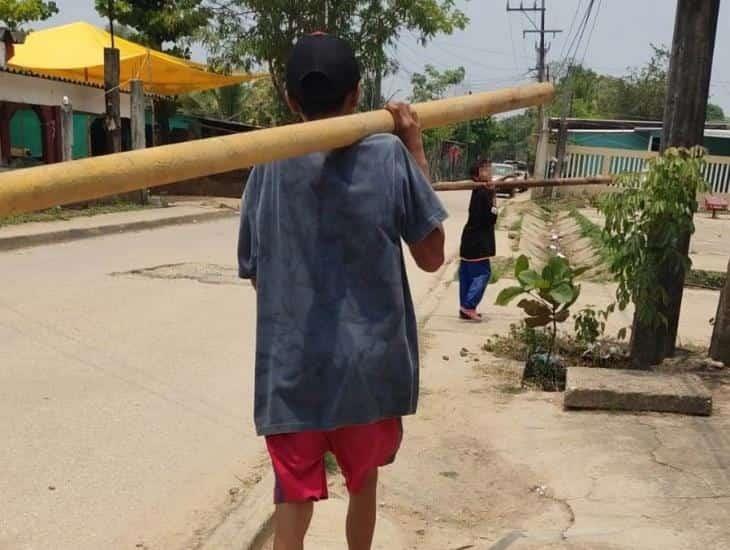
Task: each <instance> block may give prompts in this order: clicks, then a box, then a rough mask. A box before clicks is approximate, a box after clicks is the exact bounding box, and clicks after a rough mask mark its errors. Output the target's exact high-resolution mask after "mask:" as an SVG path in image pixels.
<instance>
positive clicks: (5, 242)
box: [0, 209, 238, 252]
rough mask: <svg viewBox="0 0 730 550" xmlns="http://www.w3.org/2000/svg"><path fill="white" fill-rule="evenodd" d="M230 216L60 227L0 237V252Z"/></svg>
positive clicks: (217, 214)
mask: <svg viewBox="0 0 730 550" xmlns="http://www.w3.org/2000/svg"><path fill="white" fill-rule="evenodd" d="M231 216H238V212H236V211H234V210H229V209H225V210H216V211H214V212H202V213H200V214H185V215H180V216H174V217H170V218H161V219H156V220H143V221H137V222H129V223H116V224H110V225H102V226H100V227H85V228H83V229H61V230H59V231H51V232H48V233H38V234H35V235H18V236H15V237H5V238H3V237H0V252H6V251H9V250H17V249H19V248H31V247H34V246H42V245H45V244H54V243H63V242H68V241H76V240H81V239H90V238H93V237H101V236H104V235H109V234H111V233H127V232H132V231H144V230H146V229H156V228H158V227H165V226H167V225H181V224H185V223H196V222H208V221H214V220H218V219H221V218H227V217H231Z"/></svg>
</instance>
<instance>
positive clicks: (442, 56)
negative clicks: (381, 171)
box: [35, 0, 730, 116]
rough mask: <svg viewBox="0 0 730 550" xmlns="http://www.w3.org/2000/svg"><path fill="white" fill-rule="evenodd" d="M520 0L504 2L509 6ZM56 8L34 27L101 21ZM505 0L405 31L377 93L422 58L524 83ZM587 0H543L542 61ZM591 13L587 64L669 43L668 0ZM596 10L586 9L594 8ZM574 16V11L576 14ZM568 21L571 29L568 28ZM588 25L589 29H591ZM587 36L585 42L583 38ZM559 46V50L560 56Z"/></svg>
mask: <svg viewBox="0 0 730 550" xmlns="http://www.w3.org/2000/svg"><path fill="white" fill-rule="evenodd" d="M523 1H524V3H525V4H526V5H531V4H532V2H531V1H530V0H523ZM519 2H520V0H511V3H512V6H513V7H516V6H517V5H518V4H519ZM56 3H57V5H58V7H59V9H60V13H59V14H58V15H57V16H55V17H53V18H52V19H49V20H48V21H45V22H43V23H41V24H37V25H35V26H36V28H40V27H47V26H53V25H59V24H63V23H69V22H72V21H78V20H85V21H88V22H90V23H94V24H97V25H100V26H103V25H104V21H103V20H102V19H101V18H99V16H98V15H97V13H96V11H95V10H94V3H93V0H56ZM505 3H506V2H505V0H470V1H468V2H467V1H464V0H457V5H458V6H459V8H460V9H462V10H463V11H464V12H465V13H466V14H467V15H468V16H469V18H470V24H469V26H468V27H467V28H466V29H465V30H464V31H458V32H455V33H454V34H453V35H449V36H439V37H437V38H435V39H434V40H433V41H432V42H430V43H429V44H428V45H427V46H426V47H421V46H420V45H418V43H417V41H416V38H415V36H413V35H412V34H410V33H409V32H406V33H404V34H403V35H402V37H401V39H400V40H399V42H398V44H397V46H395V47H393V48H391V49H390V50H391V52H392V54H393V55H394V56H395V57H396V58H397V59H398V61H399V63H400V70H399V72H398V73H397V74H396V75H393V76H391V77H389V78H387V79H386V80H385V82H384V86H383V95H384V96H385V97H387V98H391V97H395V98H404V97H406V96H408V94H409V93H410V75H411V74H412V73H414V72H421V71H423V67H424V65H426V64H431V65H434V66H435V67H436V68H438V69H447V68H455V67H458V66H463V67H464V68H465V69H466V80H465V82H464V85H463V86H462V87H461V89H457V90H455V92H456V93H465V92H467V91H469V90H471V91H475V92H476V91H485V90H492V89H496V88H501V87H506V86H510V85H513V84H518V83H524V82H528V81H529V80H530V79H531V78H533V77H532V76H531V75H530V74H528V69H529V68H530V67H534V66H535V50H534V38H535V35H528V38H527V39H523V38H522V30H523V29H527V28H531V24H530V22H529V21H528V20H527V19H526V18H525V17H524V16H523V15H522V14H520V13H517V12H512V13H507V12H506V10H505ZM587 4H588V0H546V7H547V15H546V27H547V28H550V29H563V31H564V32H563V33H562V34H559V35H557V36H556V37H555V38H554V39H550V40H549V41H550V43H551V50H550V53H549V54H548V62H551V61H558V62H560V61H562V60H563V58H564V56H565V52H566V50H567V48H568V44H569V43H570V42H571V41H572V40H573V38H574V34H575V29H576V28H577V26H578V22H579V20H580V19H581V17H582V15H583V13H584V10H585V8H586V5H587ZM595 5H596V7H598V11H597V14H598V17H597V19H596V22H595V26H594V25H593V19H591V23H590V25H589V27H588V29H587V31H586V33H585V34H584V37H583V41H582V43H581V44H580V48H579V50H578V52H579V53H578V56H577V57H578V60H581V59H583V60H584V61H583V64H584V65H585V66H587V67H590V68H591V69H593V70H595V71H597V72H599V73H603V74H611V75H616V76H619V75H623V74H625V73H626V68H627V67H636V66H640V65H643V64H645V63H646V62H647V61H648V60H649V58H650V57H651V47H650V44H656V45H667V46H669V45H671V42H672V33H673V30H674V14H675V9H676V1H675V0H598V1H596V3H595ZM595 9H596V8H595V7H594V10H595ZM576 13H577V14H578V17H575V16H576ZM571 22H574V24H573V32H571V33H569V32H568V31H569V30H570V28H571ZM591 29H592V32H591ZM728 31H730V2H721V4H720V19H719V22H718V29H717V41H716V43H715V58H714V61H713V71H712V81H711V86H710V101H712V102H713V103H717V104H719V105H720V106H721V107H722V108H723V109H724V110H725V113H726V114H727V115H728V116H730V32H728ZM589 38H590V40H588V39H589ZM561 52H562V55H561ZM194 58H196V60H197V61H203V62H204V61H205V51H204V50H203V49H202V48H200V47H198V48H196V49H195V50H194Z"/></svg>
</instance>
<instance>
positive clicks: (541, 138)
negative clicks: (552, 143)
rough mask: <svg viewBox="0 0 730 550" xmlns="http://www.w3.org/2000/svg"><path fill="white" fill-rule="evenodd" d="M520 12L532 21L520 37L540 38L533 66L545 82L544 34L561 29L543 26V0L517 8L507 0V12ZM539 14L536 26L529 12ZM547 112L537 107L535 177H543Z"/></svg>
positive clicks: (547, 133)
mask: <svg viewBox="0 0 730 550" xmlns="http://www.w3.org/2000/svg"><path fill="white" fill-rule="evenodd" d="M515 11H517V12H521V13H522V14H523V15H524V16H525V17H526V18H527V19H528V20H529V21H530V23H532V26H533V28H532V29H525V30H523V31H522V37H523V38H524V37H526V36H527V35H528V34H535V33H537V34H539V35H540V39H539V41H538V43H537V44H536V45H535V49H536V50H537V67H535V69H534V70H536V71H537V81H538V82H545V81H546V80H548V74H547V73H548V70H547V64H546V63H545V59H546V57H547V53H548V52H549V51H550V44H546V42H545V35H546V34H552V35H553V37H555V35H557V34H558V33H561V32H563V31H562V30H558V29H546V28H545V11H546V8H545V0H540V6H539V7H538V5H537V0H535V1H534V2H533V5H532V7H529V6H528V7H525V6H524V5H523V4H522V1H520V7H519V8H513V7H512V6H511V5H510V0H507V12H508V13H509V12H515ZM538 12H539V14H540V26H539V27H538V26H537V25H536V24H535V22H534V21H533V20H532V18H531V17H530V13H538ZM547 122H548V121H547V114H546V112H545V109H544V107H543V106H542V105H540V106H539V107H538V137H537V151H536V153H535V170H534V173H533V177H535V178H544V177H545V169H546V166H547V151H548V141H549V138H550V132H549V129H548V123H547Z"/></svg>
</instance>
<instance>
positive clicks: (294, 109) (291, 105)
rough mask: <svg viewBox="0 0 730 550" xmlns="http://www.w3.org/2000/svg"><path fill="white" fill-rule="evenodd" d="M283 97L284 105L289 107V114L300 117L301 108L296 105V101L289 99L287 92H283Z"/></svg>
mask: <svg viewBox="0 0 730 550" xmlns="http://www.w3.org/2000/svg"><path fill="white" fill-rule="evenodd" d="M284 96H285V97H286V104H287V105H288V106H289V109H291V112H292V113H294V114H295V115H299V116H302V108H301V107H300V106H299V103H297V100H296V99H294V98H293V97H291V96H290V95H289V92H284Z"/></svg>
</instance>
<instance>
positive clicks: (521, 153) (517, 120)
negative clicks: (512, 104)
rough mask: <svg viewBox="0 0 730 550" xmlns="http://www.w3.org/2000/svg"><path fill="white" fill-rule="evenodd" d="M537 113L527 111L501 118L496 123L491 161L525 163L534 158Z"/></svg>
mask: <svg viewBox="0 0 730 550" xmlns="http://www.w3.org/2000/svg"><path fill="white" fill-rule="evenodd" d="M536 128H537V113H536V111H535V110H534V109H528V110H526V111H525V112H524V113H521V114H518V115H513V116H510V117H507V118H503V119H500V120H498V121H497V123H496V135H495V136H494V142H493V143H492V145H491V156H492V159H493V160H496V161H500V160H506V159H514V160H521V161H524V162H527V163H531V162H533V161H534V157H535V130H536Z"/></svg>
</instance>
